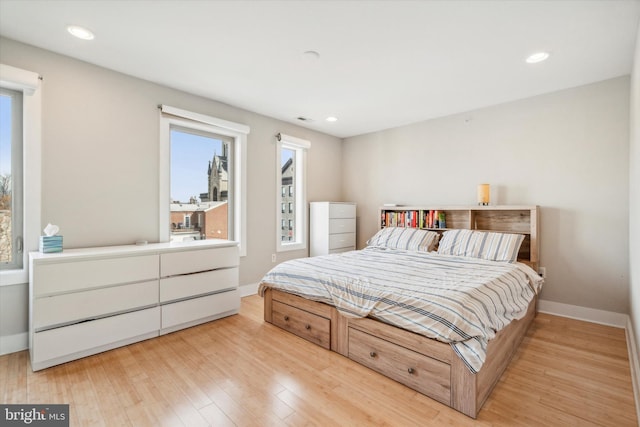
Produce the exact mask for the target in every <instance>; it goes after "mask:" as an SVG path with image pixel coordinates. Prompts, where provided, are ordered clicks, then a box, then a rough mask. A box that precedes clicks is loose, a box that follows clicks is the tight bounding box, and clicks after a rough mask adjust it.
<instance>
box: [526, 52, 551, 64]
mask: <svg viewBox="0 0 640 427" xmlns="http://www.w3.org/2000/svg"><path fill="white" fill-rule="evenodd" d="M547 58H549V52H536V53H534V54H532V55H529V56H528V57H527V63H528V64H536V63H538V62H542V61H544V60H545V59H547Z"/></svg>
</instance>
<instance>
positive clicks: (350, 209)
mask: <svg viewBox="0 0 640 427" xmlns="http://www.w3.org/2000/svg"><path fill="white" fill-rule="evenodd" d="M355 217H356V205H352V204H349V203H331V204H330V205H329V218H355Z"/></svg>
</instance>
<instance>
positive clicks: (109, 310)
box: [33, 280, 158, 331]
mask: <svg viewBox="0 0 640 427" xmlns="http://www.w3.org/2000/svg"><path fill="white" fill-rule="evenodd" d="M153 305H158V281H157V280H153V281H149V282H142V283H133V284H129V285H121V286H112V287H109V288H102V289H94V290H89V291H84V292H74V293H71V294H63V295H55V296H50V297H40V298H36V299H35V300H34V302H33V323H34V324H33V327H34V328H35V329H36V331H37V330H38V329H42V328H46V327H50V326H56V325H60V324H65V323H71V322H76V321H80V320H85V319H93V318H97V317H102V316H105V315H109V314H113V313H118V312H124V311H131V310H133V309H136V308H140V307H149V306H153Z"/></svg>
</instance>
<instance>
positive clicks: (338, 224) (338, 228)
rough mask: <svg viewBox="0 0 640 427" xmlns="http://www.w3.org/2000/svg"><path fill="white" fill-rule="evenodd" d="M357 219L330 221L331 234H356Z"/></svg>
mask: <svg viewBox="0 0 640 427" xmlns="http://www.w3.org/2000/svg"><path fill="white" fill-rule="evenodd" d="M355 232H356V219H355V218H337V219H330V220H329V234H338V233H355Z"/></svg>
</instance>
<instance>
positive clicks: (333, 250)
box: [329, 246, 356, 254]
mask: <svg viewBox="0 0 640 427" xmlns="http://www.w3.org/2000/svg"><path fill="white" fill-rule="evenodd" d="M355 250H356V247H355V246H347V247H346V248H340V249H331V250H330V251H329V254H341V253H343V252H349V251H355Z"/></svg>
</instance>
